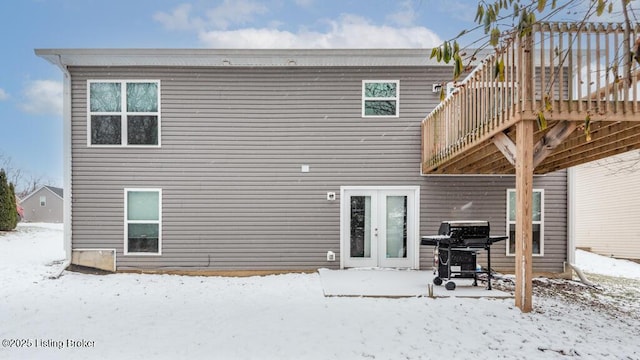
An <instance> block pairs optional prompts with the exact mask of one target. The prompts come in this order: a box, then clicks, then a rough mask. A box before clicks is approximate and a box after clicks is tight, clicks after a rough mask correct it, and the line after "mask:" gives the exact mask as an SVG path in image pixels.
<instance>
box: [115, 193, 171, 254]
mask: <svg viewBox="0 0 640 360" xmlns="http://www.w3.org/2000/svg"><path fill="white" fill-rule="evenodd" d="M124 253H125V255H161V254H162V190H161V189H124Z"/></svg>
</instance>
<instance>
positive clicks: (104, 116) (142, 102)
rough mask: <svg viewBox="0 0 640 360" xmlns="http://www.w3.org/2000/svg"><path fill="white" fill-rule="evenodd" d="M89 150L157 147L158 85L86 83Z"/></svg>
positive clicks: (158, 132)
mask: <svg viewBox="0 0 640 360" xmlns="http://www.w3.org/2000/svg"><path fill="white" fill-rule="evenodd" d="M87 88H88V92H89V95H88V96H87V111H88V116H87V143H88V145H89V146H160V81H157V80H127V81H114V80H89V81H87Z"/></svg>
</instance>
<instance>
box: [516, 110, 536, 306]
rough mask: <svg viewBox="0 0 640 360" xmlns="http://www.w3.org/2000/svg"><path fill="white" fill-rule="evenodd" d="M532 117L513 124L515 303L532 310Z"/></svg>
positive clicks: (533, 124)
mask: <svg viewBox="0 0 640 360" xmlns="http://www.w3.org/2000/svg"><path fill="white" fill-rule="evenodd" d="M534 126H535V123H534V121H533V120H522V121H520V122H518V123H517V125H516V239H515V242H516V259H515V266H516V289H515V296H516V306H517V307H518V308H520V310H521V311H522V312H530V311H531V310H532V269H533V266H532V252H533V250H532V245H533V225H532V221H533V131H534Z"/></svg>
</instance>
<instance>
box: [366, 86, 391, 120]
mask: <svg viewBox="0 0 640 360" xmlns="http://www.w3.org/2000/svg"><path fill="white" fill-rule="evenodd" d="M399 94H400V81H398V80H364V81H362V117H398V114H399V113H400V109H399V98H400V97H399Z"/></svg>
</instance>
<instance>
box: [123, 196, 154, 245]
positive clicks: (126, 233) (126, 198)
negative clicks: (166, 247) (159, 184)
mask: <svg viewBox="0 0 640 360" xmlns="http://www.w3.org/2000/svg"><path fill="white" fill-rule="evenodd" d="M130 192H157V193H158V220H129V214H128V212H129V204H128V202H129V196H128V195H129V193H130ZM129 224H158V252H157V253H150V252H129ZM124 254H125V255H136V256H160V255H162V189H161V188H125V189H124Z"/></svg>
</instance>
